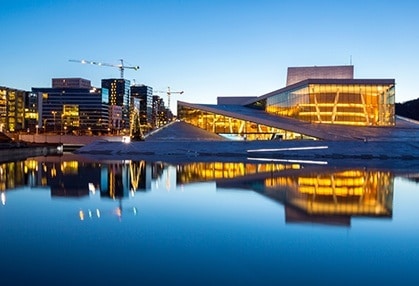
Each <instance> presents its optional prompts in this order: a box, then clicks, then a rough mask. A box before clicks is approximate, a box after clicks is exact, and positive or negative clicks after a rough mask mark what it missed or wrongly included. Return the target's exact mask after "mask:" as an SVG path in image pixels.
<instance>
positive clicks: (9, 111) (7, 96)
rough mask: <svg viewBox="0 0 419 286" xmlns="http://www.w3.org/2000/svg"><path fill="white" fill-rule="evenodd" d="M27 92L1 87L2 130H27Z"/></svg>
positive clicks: (0, 117) (0, 111)
mask: <svg viewBox="0 0 419 286" xmlns="http://www.w3.org/2000/svg"><path fill="white" fill-rule="evenodd" d="M25 94H26V93H25V91H23V90H17V89H11V88H7V87H0V126H1V127H0V128H1V130H6V131H12V132H13V131H19V130H22V129H24V128H25Z"/></svg>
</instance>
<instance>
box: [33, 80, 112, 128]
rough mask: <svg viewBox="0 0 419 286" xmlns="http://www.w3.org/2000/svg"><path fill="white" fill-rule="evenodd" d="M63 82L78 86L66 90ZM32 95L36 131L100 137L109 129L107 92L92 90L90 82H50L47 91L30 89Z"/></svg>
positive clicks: (67, 87)
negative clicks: (33, 98)
mask: <svg viewBox="0 0 419 286" xmlns="http://www.w3.org/2000/svg"><path fill="white" fill-rule="evenodd" d="M65 82H73V83H76V82H79V83H80V84H71V85H69V86H71V87H69V86H67V85H66V84H64V83H65ZM87 82H89V84H88V85H87V84H86V83H87ZM32 95H35V96H36V97H37V105H38V112H39V118H38V127H39V128H40V131H43V132H55V133H57V132H61V133H67V132H73V133H75V134H84V133H87V134H91V133H94V134H104V133H107V132H109V130H110V129H109V128H110V125H109V112H110V110H109V105H108V102H109V99H108V91H107V90H106V89H98V88H94V87H92V86H91V85H90V81H87V80H84V79H72V78H69V79H52V87H51V88H32Z"/></svg>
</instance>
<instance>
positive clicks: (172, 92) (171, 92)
mask: <svg viewBox="0 0 419 286" xmlns="http://www.w3.org/2000/svg"><path fill="white" fill-rule="evenodd" d="M155 92H159V93H166V94H167V106H168V108H170V96H171V95H172V94H183V92H184V91H183V90H182V91H171V90H170V87H167V91H161V90H157V91H155Z"/></svg>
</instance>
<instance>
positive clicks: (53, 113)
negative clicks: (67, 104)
mask: <svg viewBox="0 0 419 286" xmlns="http://www.w3.org/2000/svg"><path fill="white" fill-rule="evenodd" d="M51 113H52V115H53V116H54V133H55V115H56V114H57V111H51Z"/></svg>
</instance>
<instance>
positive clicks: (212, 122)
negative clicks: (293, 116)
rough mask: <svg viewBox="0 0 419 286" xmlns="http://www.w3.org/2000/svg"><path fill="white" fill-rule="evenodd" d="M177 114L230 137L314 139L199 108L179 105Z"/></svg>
mask: <svg viewBox="0 0 419 286" xmlns="http://www.w3.org/2000/svg"><path fill="white" fill-rule="evenodd" d="M178 116H179V118H180V119H182V120H184V121H185V122H187V123H189V124H191V125H194V126H197V127H199V128H202V129H204V130H207V131H210V132H213V133H216V134H219V135H222V136H225V137H227V138H230V139H239V140H240V139H244V140H274V139H280V140H295V139H316V138H313V137H310V136H306V135H304V134H300V133H296V132H292V131H289V130H284V129H279V128H275V127H272V126H267V125H263V124H258V123H255V122H252V121H247V120H241V119H238V118H234V117H229V116H225V115H221V114H216V113H213V112H209V111H204V110H201V109H196V108H191V107H187V106H184V105H179V107H178Z"/></svg>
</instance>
